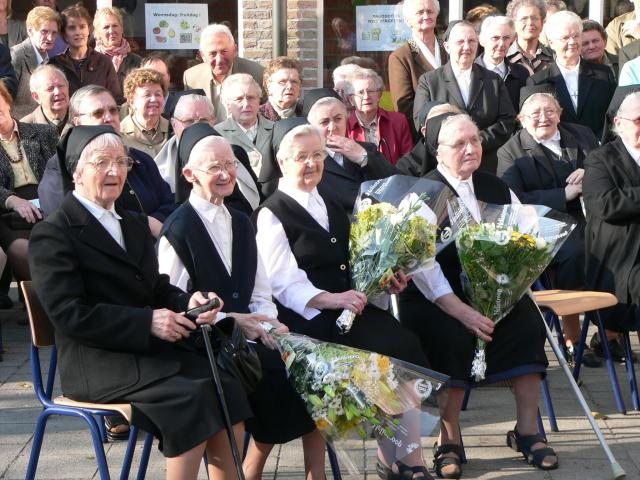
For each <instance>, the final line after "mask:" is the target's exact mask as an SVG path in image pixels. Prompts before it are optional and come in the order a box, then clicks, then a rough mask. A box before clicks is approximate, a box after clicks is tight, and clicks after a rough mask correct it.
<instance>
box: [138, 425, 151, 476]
mask: <svg viewBox="0 0 640 480" xmlns="http://www.w3.org/2000/svg"><path fill="white" fill-rule="evenodd" d="M152 444H153V435H152V434H150V433H147V435H146V436H145V437H144V445H143V446H142V455H141V456H140V466H139V467H138V475H137V476H136V480H144V477H145V476H146V475H147V466H148V465H149V455H151V445H152Z"/></svg>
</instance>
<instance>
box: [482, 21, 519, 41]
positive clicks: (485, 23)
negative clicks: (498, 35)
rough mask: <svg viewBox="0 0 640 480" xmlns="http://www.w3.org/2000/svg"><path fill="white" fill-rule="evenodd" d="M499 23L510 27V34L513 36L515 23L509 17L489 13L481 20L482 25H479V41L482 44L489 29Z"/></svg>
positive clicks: (487, 35) (486, 37)
mask: <svg viewBox="0 0 640 480" xmlns="http://www.w3.org/2000/svg"><path fill="white" fill-rule="evenodd" d="M501 25H506V26H508V27H509V28H510V29H511V36H512V37H515V35H516V25H515V23H513V20H512V19H511V18H509V17H506V16H504V15H489V16H488V17H487V18H485V19H484V20H483V21H482V25H481V26H480V35H479V39H480V43H481V44H482V45H483V46H484V42H485V40H486V39H488V38H489V36H490V34H491V31H492V30H493V29H494V28H496V27H499V26H501Z"/></svg>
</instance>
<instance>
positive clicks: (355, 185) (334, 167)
mask: <svg viewBox="0 0 640 480" xmlns="http://www.w3.org/2000/svg"><path fill="white" fill-rule="evenodd" d="M358 143H359V144H360V145H362V146H363V147H364V148H365V150H366V151H367V154H368V158H369V159H368V161H367V165H366V166H365V167H360V166H358V165H356V164H355V163H353V162H350V161H349V160H347V159H346V158H345V159H344V168H343V167H341V166H340V165H338V164H337V163H336V162H335V161H334V160H333V159H332V158H331V157H329V156H328V155H327V157H326V158H325V161H324V173H323V174H322V180H321V181H320V183H319V184H318V190H320V191H321V193H322V194H323V195H326V196H327V198H330V199H332V200H333V201H334V202H336V203H337V204H339V205H340V206H341V207H342V209H343V210H344V211H345V212H346V213H347V215H349V216H351V215H352V214H353V205H354V204H355V202H356V198H357V196H358V192H359V191H360V184H361V183H362V182H366V181H367V180H377V179H379V178H385V177H389V176H391V175H394V174H396V173H398V170H397V169H396V167H394V166H393V164H392V163H391V162H390V161H389V160H387V159H386V158H385V157H384V155H382V154H381V153H380V152H378V151H377V149H376V146H375V145H374V144H373V143H364V142H358Z"/></svg>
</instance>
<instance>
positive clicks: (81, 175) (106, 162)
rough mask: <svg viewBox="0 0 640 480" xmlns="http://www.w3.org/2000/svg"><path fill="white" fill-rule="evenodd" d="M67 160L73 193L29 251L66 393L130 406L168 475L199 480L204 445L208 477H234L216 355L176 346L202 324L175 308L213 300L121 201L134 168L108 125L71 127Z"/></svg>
mask: <svg viewBox="0 0 640 480" xmlns="http://www.w3.org/2000/svg"><path fill="white" fill-rule="evenodd" d="M66 161H67V164H68V169H69V171H70V172H72V173H73V179H74V182H75V190H74V191H73V192H72V193H70V194H68V195H67V196H66V197H65V199H64V201H63V203H62V205H61V207H60V209H59V210H57V211H56V212H55V213H53V214H52V215H51V216H49V217H47V219H45V220H44V221H42V222H40V223H39V224H38V225H36V227H34V230H33V233H32V238H33V240H34V241H33V242H32V244H31V246H30V249H29V261H30V265H31V269H32V278H33V283H34V286H35V289H36V292H37V293H38V296H39V297H40V300H41V301H42V304H43V307H44V309H45V311H46V313H47V315H48V316H49V318H50V319H51V321H52V323H53V325H54V327H55V330H56V345H57V347H58V355H59V364H60V377H61V382H62V391H63V392H64V394H65V395H66V396H67V397H69V398H72V399H74V400H80V401H89V402H102V403H105V402H130V403H131V405H132V411H133V416H132V423H133V424H134V425H137V426H139V427H140V428H141V429H143V430H145V431H148V432H151V433H153V434H154V435H155V436H156V437H158V438H159V440H160V444H159V446H160V449H161V451H162V453H163V454H164V456H165V457H166V470H167V473H166V478H168V479H194V480H195V478H197V474H198V470H199V466H200V463H201V462H202V456H203V454H204V453H205V451H206V453H207V459H208V462H209V465H208V469H209V475H210V476H212V477H214V478H229V479H231V478H235V475H236V474H235V466H234V462H233V459H232V455H231V451H230V448H229V443H228V440H227V436H226V434H225V432H224V431H222V430H223V428H224V426H223V425H224V424H223V421H222V413H221V410H220V406H219V403H218V400H217V397H216V395H215V392H214V386H213V380H212V376H211V372H210V370H209V365H208V362H207V361H206V358H205V357H203V356H202V354H200V353H195V352H191V351H188V350H186V349H184V348H181V343H180V342H179V341H180V340H181V339H184V338H186V337H189V335H190V334H191V333H192V332H193V331H194V329H195V328H196V324H194V323H193V322H192V321H190V320H188V319H187V318H186V317H184V316H183V315H182V314H180V313H176V312H184V311H185V309H187V308H192V307H195V306H198V305H203V304H205V303H206V302H207V299H206V298H205V296H204V295H203V294H202V293H200V292H195V293H193V294H192V295H191V296H189V295H187V294H185V293H184V292H183V291H182V290H180V289H179V288H177V287H174V286H172V285H171V284H170V283H169V279H168V277H167V276H166V275H162V274H160V273H159V272H158V261H157V258H156V253H155V248H154V240H153V238H152V236H151V233H150V231H149V228H148V226H147V225H146V224H145V223H143V222H141V221H140V220H139V219H138V218H136V217H133V216H132V215H130V214H129V213H128V212H127V211H126V210H124V209H122V208H120V207H114V204H115V201H116V199H117V198H118V197H119V196H120V193H121V191H122V188H123V186H124V183H125V179H126V175H127V170H128V168H130V166H131V164H130V160H129V158H128V157H126V155H125V149H124V145H123V144H122V140H121V139H120V136H119V135H117V134H116V132H115V130H114V129H113V128H112V127H111V126H107V125H102V126H80V127H74V129H73V130H72V132H71V133H70V138H69V139H68V148H67V156H66ZM208 296H209V298H214V297H215V295H214V294H213V293H209V294H208ZM217 313H218V309H215V310H212V311H210V312H207V313H203V314H201V315H200V316H198V318H197V320H196V323H197V324H203V323H211V322H213V321H214V320H215V316H216V314H217ZM78 365H82V368H78ZM220 374H221V377H222V382H223V386H224V391H225V396H226V399H227V404H228V406H229V408H230V416H231V421H232V423H233V425H234V432H235V434H236V439H237V441H242V434H243V428H242V422H243V421H244V420H245V419H246V418H248V417H249V416H251V411H250V408H249V405H248V402H247V399H246V397H245V393H244V392H243V390H242V387H241V385H240V383H239V382H238V381H237V380H236V379H235V378H233V377H232V376H231V375H230V374H228V373H226V372H225V371H224V370H221V371H220Z"/></svg>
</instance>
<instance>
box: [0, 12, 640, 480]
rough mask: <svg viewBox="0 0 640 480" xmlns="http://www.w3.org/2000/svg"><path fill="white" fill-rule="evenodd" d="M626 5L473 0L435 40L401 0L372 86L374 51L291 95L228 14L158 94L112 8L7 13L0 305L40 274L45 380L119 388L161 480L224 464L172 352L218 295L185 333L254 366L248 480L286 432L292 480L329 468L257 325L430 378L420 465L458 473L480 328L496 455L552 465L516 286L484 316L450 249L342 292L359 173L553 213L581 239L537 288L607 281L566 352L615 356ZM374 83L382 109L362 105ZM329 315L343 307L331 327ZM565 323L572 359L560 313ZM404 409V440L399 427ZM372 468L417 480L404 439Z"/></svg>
mask: <svg viewBox="0 0 640 480" xmlns="http://www.w3.org/2000/svg"><path fill="white" fill-rule="evenodd" d="M2 2H3V0H0V4H2ZM4 3H6V1H5V2H4ZM635 4H636V9H637V11H636V10H634V11H632V12H628V13H625V14H623V15H621V16H620V17H616V18H615V19H614V20H613V21H612V22H611V23H610V24H609V25H608V26H607V28H606V29H605V28H603V27H602V26H601V25H600V24H598V23H597V22H595V21H593V20H582V19H581V18H580V17H579V16H578V15H577V14H576V13H574V12H571V11H568V10H567V9H566V6H565V5H564V4H563V2H562V1H554V2H549V4H545V2H544V1H543V0H512V1H511V2H510V3H509V4H508V6H507V8H506V12H505V14H504V15H503V14H502V13H501V12H498V11H496V10H495V7H491V8H489V7H486V8H485V7H478V8H477V9H474V12H472V13H473V15H472V16H471V17H469V19H468V20H461V21H456V22H450V23H449V24H448V27H447V29H446V32H444V33H443V34H439V32H437V31H436V19H437V16H438V13H439V10H440V5H439V3H438V0H405V1H404V4H403V8H402V12H403V15H404V18H405V21H406V23H407V24H408V25H409V26H410V28H411V31H412V36H411V39H410V40H409V41H408V42H407V43H406V44H404V45H402V46H400V47H399V48H398V49H397V50H396V51H394V52H393V53H392V54H391V55H390V57H389V64H388V72H389V79H388V82H387V83H385V79H384V78H383V77H382V76H381V75H380V73H379V71H380V69H379V67H380V66H377V65H376V64H375V62H371V61H370V59H366V58H360V57H349V58H345V59H344V61H343V63H342V65H341V66H339V67H338V68H336V70H335V71H334V72H333V81H334V85H333V88H316V89H309V90H307V91H305V92H303V90H302V85H303V70H302V62H301V61H300V60H299V59H295V58H289V57H277V58H274V59H272V60H271V61H269V62H268V64H267V65H266V68H265V67H263V66H261V65H260V64H258V63H256V62H254V61H251V60H248V59H244V58H241V57H239V56H238V54H237V51H238V49H237V45H236V42H235V39H234V37H233V35H232V33H231V31H230V30H229V29H228V28H227V27H226V26H225V25H221V24H212V25H209V26H208V27H207V28H205V29H204V30H203V31H202V33H201V39H200V49H199V56H200V58H201V60H202V62H201V63H199V64H197V65H195V66H193V67H191V68H189V69H187V70H186V71H185V72H184V76H183V79H182V83H183V84H184V89H183V90H179V91H178V90H175V85H176V83H177V82H176V81H175V79H172V78H171V68H170V61H169V59H167V57H164V56H163V55H161V54H158V53H153V54H151V55H149V56H147V57H144V58H142V57H140V56H139V55H137V54H136V53H134V52H132V51H131V46H130V44H129V42H128V40H127V39H126V38H124V36H123V18H122V15H121V13H120V12H119V10H117V9H115V8H101V9H99V10H98V11H97V12H96V15H95V17H94V18H91V16H90V15H89V13H88V11H87V10H86V9H85V8H84V7H83V6H82V4H76V5H73V6H70V7H68V8H66V9H64V10H63V11H62V12H58V11H57V10H55V9H53V8H50V7H49V6H36V7H35V8H33V9H32V10H31V11H30V12H29V14H28V16H27V19H26V24H24V25H23V24H20V23H19V22H16V21H12V19H11V16H10V2H9V4H8V5H9V6H8V12H9V15H8V21H7V23H6V28H4V30H3V29H2V27H3V24H2V22H0V78H1V79H2V81H1V82H0V141H1V143H0V209H1V210H2V212H1V215H0V246H1V247H2V255H1V256H0V265H4V267H3V273H2V277H1V278H0V307H7V306H10V305H11V300H9V299H8V296H7V293H8V289H9V285H10V282H11V279H12V278H15V279H16V280H19V281H20V280H29V279H31V280H32V281H33V282H34V286H35V289H36V291H37V292H38V295H39V297H40V300H41V302H42V304H43V306H44V308H45V311H46V312H47V314H48V315H49V317H50V318H51V321H52V323H53V324H54V326H55V330H56V344H57V346H58V352H59V367H60V378H61V382H62V390H63V392H64V394H65V395H66V396H68V397H70V398H73V399H76V400H81V401H95V402H115V401H117V402H130V403H131V405H132V408H133V415H132V422H133V423H134V424H135V425H138V426H139V427H141V428H142V429H144V430H146V431H149V432H152V433H153V434H154V435H155V436H156V437H157V438H159V440H160V449H161V450H162V452H163V454H164V455H165V457H166V459H167V478H169V479H178V478H180V479H187V478H196V476H197V472H198V468H199V465H200V463H201V459H202V457H203V454H204V453H206V458H207V462H208V469H209V474H210V476H212V478H216V479H219V478H220V479H221V478H235V467H234V462H233V458H232V455H231V451H230V449H229V443H228V440H227V437H226V434H225V432H224V431H223V429H224V423H223V418H222V412H221V409H220V405H219V403H218V400H217V399H216V397H215V394H214V387H213V383H212V382H211V372H210V371H209V370H208V368H209V367H208V363H207V362H206V359H205V358H204V356H203V355H204V354H203V352H202V351H201V350H198V349H195V348H194V346H193V344H192V343H189V342H187V341H186V340H187V339H188V338H189V337H190V336H191V335H194V334H195V332H194V329H195V328H196V325H194V323H193V322H191V321H190V320H188V319H187V318H186V317H185V316H184V312H185V310H186V309H187V308H192V307H194V306H198V305H203V304H205V303H206V302H207V301H208V300H210V299H211V298H215V297H217V298H219V299H220V300H221V302H220V303H221V306H220V307H219V308H216V309H214V310H212V311H209V312H206V313H203V314H201V315H200V316H199V317H198V319H197V323H198V324H201V323H211V322H215V321H218V320H220V319H222V318H225V317H233V318H234V319H235V321H236V322H237V323H238V325H239V326H240V328H241V329H242V330H243V332H244V334H245V335H246V336H247V337H248V338H249V339H251V340H254V341H255V342H256V343H254V344H253V345H254V348H255V350H256V351H257V353H258V356H259V357H260V360H261V364H262V368H263V378H262V380H261V382H260V384H259V385H258V387H257V388H256V390H255V391H253V392H251V393H248V392H246V391H245V390H244V389H243V387H242V384H241V383H240V382H239V381H238V379H237V378H234V377H233V375H231V373H229V372H226V371H223V372H222V383H223V385H224V391H225V396H226V398H227V403H228V405H230V412H229V413H230V418H231V421H232V423H233V425H234V427H233V434H234V435H235V438H236V439H237V442H238V444H242V434H243V432H244V430H245V429H246V430H248V431H249V432H251V434H252V437H253V439H252V441H251V443H250V446H249V450H248V452H246V458H245V461H244V470H245V473H246V476H247V478H249V479H252V480H257V479H260V478H261V475H262V470H263V468H264V465H265V462H266V460H267V458H268V455H269V453H270V451H271V449H272V448H273V445H274V444H278V443H284V442H287V441H290V440H292V439H295V438H299V437H302V440H303V450H304V458H305V470H306V473H307V478H308V479H322V478H324V462H325V459H324V451H325V444H324V440H323V438H322V436H321V435H320V433H319V432H318V430H317V428H316V425H315V424H314V422H313V421H312V420H311V418H310V416H309V413H308V412H307V411H306V409H305V407H304V405H303V403H302V401H301V400H300V398H299V396H298V395H297V394H296V393H295V392H294V390H293V388H292V386H291V384H290V383H289V381H288V380H287V376H286V372H285V367H284V364H283V362H282V360H281V359H280V356H279V355H278V353H277V352H276V351H274V350H273V347H274V345H273V341H272V340H271V339H270V337H269V335H268V334H267V333H266V331H265V329H264V328H263V326H262V323H263V322H267V323H270V324H272V325H273V326H274V327H275V328H276V331H277V332H286V331H291V332H296V333H301V334H305V335H308V336H311V337H313V338H316V339H319V340H322V341H329V342H335V343H341V344H345V345H349V346H354V347H358V348H363V349H367V350H371V351H374V352H378V353H381V354H385V355H390V356H392V357H395V358H399V359H401V360H405V361H408V362H411V363H413V364H416V365H419V366H423V367H428V368H432V369H434V370H436V371H439V372H441V373H443V374H446V375H447V376H448V377H449V378H450V380H449V383H448V388H447V393H446V395H441V396H440V397H439V398H438V402H439V406H440V412H441V419H440V427H441V428H440V433H439V436H438V439H437V441H436V443H435V445H434V448H433V467H434V468H433V470H431V471H432V472H435V475H437V476H438V477H439V478H460V477H461V475H462V460H463V450H462V448H461V444H462V439H461V429H460V423H459V420H460V413H461V412H460V411H461V407H462V402H463V398H464V393H465V390H466V389H467V388H468V387H469V385H470V382H471V379H470V375H469V372H470V366H471V363H472V360H473V356H474V346H475V339H476V338H477V337H478V338H480V339H482V340H484V341H486V342H487V343H488V346H487V351H486V354H487V364H488V366H489V367H488V370H487V372H486V380H485V381H484V382H485V383H491V382H497V381H509V382H510V384H511V385H512V387H513V392H514V397H515V404H516V411H517V414H516V424H515V426H514V428H513V429H512V430H510V431H508V432H507V443H508V445H509V446H511V447H512V448H514V449H515V450H517V451H518V452H521V453H522V455H523V457H524V459H525V460H526V461H527V462H528V463H530V464H531V465H533V466H535V467H537V468H540V469H543V470H548V469H554V468H557V467H558V465H559V460H558V456H557V455H556V453H555V452H554V450H553V449H552V448H551V447H550V446H549V445H548V444H547V442H546V440H545V438H544V437H542V436H541V435H540V434H539V433H538V428H537V421H536V418H537V417H536V415H537V408H538V407H537V405H538V400H539V390H540V388H539V386H540V381H541V379H542V378H543V377H544V376H545V375H546V368H547V364H548V362H547V358H546V356H545V352H544V342H545V332H544V328H543V326H542V325H541V323H540V322H541V320H540V318H539V314H538V311H537V309H536V307H535V305H534V304H533V302H532V300H531V299H530V298H529V297H527V296H525V297H524V298H523V299H522V300H520V301H519V302H518V303H517V305H516V307H515V308H514V309H513V310H512V311H511V313H510V314H509V315H508V316H507V317H506V318H505V319H503V320H502V321H501V322H500V323H499V324H498V325H497V326H496V325H494V323H493V322H492V321H491V320H490V319H489V318H487V317H485V316H483V315H482V314H480V313H479V312H477V311H476V310H474V309H473V308H472V307H471V306H470V305H469V301H468V300H467V298H466V296H465V294H464V293H463V288H462V284H461V280H460V273H461V266H460V263H459V261H458V258H457V254H456V248H455V246H454V244H451V245H450V246H448V247H446V248H445V249H444V250H443V251H442V252H440V253H439V254H438V255H437V257H436V262H434V266H433V267H432V268H430V269H429V270H426V271H423V272H421V273H419V274H416V275H415V276H413V277H409V276H406V275H404V273H403V272H400V273H398V275H397V276H396V278H394V279H393V280H392V282H391V284H390V286H389V288H388V291H387V293H386V294H383V295H380V296H377V297H375V298H367V297H366V296H365V295H364V294H363V293H362V292H358V291H356V290H354V289H353V288H352V285H351V280H350V265H349V240H348V239H349V227H350V220H351V216H352V214H353V209H354V204H355V202H356V198H357V195H358V192H359V189H360V186H361V184H362V183H363V182H365V181H368V180H376V179H382V178H386V177H389V176H391V175H395V174H403V175H410V176H415V177H425V178H428V179H431V180H433V181H437V182H441V183H442V184H444V185H446V186H447V187H448V188H449V189H450V190H451V191H452V192H453V194H455V195H456V196H457V197H459V199H460V201H461V202H462V203H463V204H464V205H465V206H466V207H467V208H468V210H469V211H470V213H471V215H472V216H473V217H474V218H475V219H476V220H480V208H479V203H478V202H486V203H493V204H511V203H520V202H522V203H530V204H540V205H546V206H548V207H551V208H553V209H555V210H557V211H561V212H565V213H567V214H569V215H570V216H571V217H573V219H574V220H575V222H576V224H577V228H576V229H575V230H574V231H573V233H572V234H571V236H570V238H569V240H568V241H567V242H566V243H565V244H564V245H563V247H562V249H561V250H560V251H559V252H558V254H557V255H556V257H555V259H554V262H553V264H552V265H551V266H550V267H549V269H548V271H547V275H546V278H547V282H548V283H549V284H548V285H547V286H549V287H554V288H561V289H571V290H580V289H584V288H589V289H592V290H601V291H607V292H611V293H613V294H615V295H616V297H617V299H618V302H619V303H618V305H617V306H616V307H614V308H611V309H608V310H607V311H605V312H603V314H604V315H603V316H604V319H605V323H606V326H607V328H608V330H607V338H605V339H602V338H599V337H598V336H594V337H593V338H592V339H591V341H590V347H591V349H590V350H589V351H588V352H587V354H586V355H585V357H584V363H585V365H587V366H590V367H597V366H599V365H600V364H601V363H602V360H601V357H602V343H603V342H608V345H609V350H610V351H611V352H612V355H613V356H614V357H615V358H616V359H617V360H624V352H623V349H622V347H621V344H620V343H619V341H618V336H619V332H621V331H635V330H638V329H639V328H640V311H639V308H640V273H639V272H640V269H638V268H637V266H638V263H639V262H638V258H640V257H639V255H640V237H639V238H635V236H634V232H635V231H636V230H637V228H638V224H639V223H640V222H639V220H638V219H639V218H640V193H639V192H638V187H637V185H639V184H640V167H639V165H640V85H638V83H639V82H638V79H640V73H639V72H640V63H638V62H639V61H640V58H636V57H637V56H638V52H640V16H639V15H640V0H635ZM0 6H1V5H0ZM0 10H1V9H0ZM4 11H5V13H6V12H7V8H5V10H4ZM551 12H553V13H551ZM3 32H6V33H3ZM60 42H62V48H60ZM9 49H10V50H9ZM55 50H57V51H56V52H55V54H54V51H55ZM385 85H387V86H388V90H389V91H390V94H391V98H392V103H393V109H394V110H395V111H389V110H386V109H384V108H382V106H381V98H382V94H383V92H384V91H385V90H386V89H387V87H386V86H385ZM5 264H6V265H5ZM389 295H397V296H398V309H397V315H398V320H399V322H397V321H396V319H394V318H393V316H392V315H391V314H390V313H389V312H390V298H389ZM344 309H347V310H351V311H352V312H354V313H356V314H357V315H358V316H357V319H356V321H355V323H354V326H353V328H352V330H351V331H350V332H349V333H348V334H346V335H340V334H338V330H337V326H336V318H337V317H338V315H339V314H340V313H341V312H342V311H343V310H344ZM181 312H182V313H181ZM563 329H564V338H565V342H566V347H567V349H566V350H567V355H569V356H571V355H573V352H574V349H575V347H576V346H577V344H578V343H579V341H580V326H579V322H578V318H577V316H571V317H565V318H563ZM626 360H627V361H632V360H634V359H626ZM284 411H286V412H287V414H286V415H280V414H279V412H280V413H282V412H284ZM408 418H410V416H407V419H408ZM404 421H406V422H407V423H406V424H403V428H406V429H407V431H408V432H410V433H409V434H410V435H414V436H415V439H416V441H417V442H418V443H419V442H420V428H419V425H415V424H411V422H409V421H408V420H406V419H403V422H404ZM106 422H107V429H108V430H107V433H108V435H109V437H110V438H111V439H114V440H117V439H122V438H126V437H127V435H128V425H127V422H126V421H125V420H124V419H123V418H120V417H117V416H114V417H107V419H106ZM414 423H415V422H414ZM471 461H473V460H471ZM376 469H377V472H378V474H379V476H380V477H381V478H383V479H423V478H424V479H429V478H432V476H431V473H430V469H429V465H428V464H427V463H426V462H425V461H424V459H423V457H422V451H421V449H417V450H416V451H415V452H414V453H412V454H411V455H408V456H406V457H405V458H403V459H402V460H401V461H400V460H397V459H396V458H395V457H394V456H393V455H390V454H389V452H387V451H385V449H384V448H383V447H382V446H380V448H379V449H378V457H377V466H376Z"/></svg>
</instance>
